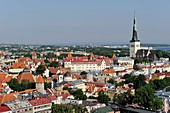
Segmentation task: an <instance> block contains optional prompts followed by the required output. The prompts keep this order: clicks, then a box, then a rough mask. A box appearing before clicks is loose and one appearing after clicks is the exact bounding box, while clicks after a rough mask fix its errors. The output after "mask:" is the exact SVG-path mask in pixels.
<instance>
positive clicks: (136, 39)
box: [130, 16, 140, 42]
mask: <svg viewBox="0 0 170 113" xmlns="http://www.w3.org/2000/svg"><path fill="white" fill-rule="evenodd" d="M139 41H140V40H139V39H138V35H137V27H136V17H135V16H134V21H133V33H132V39H131V40H130V42H139Z"/></svg>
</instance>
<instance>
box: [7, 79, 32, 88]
mask: <svg viewBox="0 0 170 113" xmlns="http://www.w3.org/2000/svg"><path fill="white" fill-rule="evenodd" d="M7 84H8V85H9V87H10V88H11V89H12V90H14V91H24V90H26V89H33V88H35V83H33V82H30V81H28V80H22V81H21V83H19V82H18V80H17V79H16V78H12V79H11V80H10V81H9V82H7Z"/></svg>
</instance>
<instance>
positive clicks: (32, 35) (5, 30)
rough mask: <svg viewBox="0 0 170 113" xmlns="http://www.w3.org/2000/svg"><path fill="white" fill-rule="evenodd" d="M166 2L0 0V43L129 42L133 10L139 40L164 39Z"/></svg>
mask: <svg viewBox="0 0 170 113" xmlns="http://www.w3.org/2000/svg"><path fill="white" fill-rule="evenodd" d="M169 4H170V1H169V0H164V1H160V0H142V1H136V0H131V1H126V0H119V1H103V0H93V1H92V0H86V1H77V0H71V1H69V0H62V1H56V0H50V1H47V0H29V1H23V0H17V1H14V0H1V1H0V16H1V18H0V43H14V44H16V43H21V44H42V45H44V44H50V45H54V44H74V43H78V44H81V43H129V40H130V39H131V37H132V27H133V19H134V10H135V11H136V20H137V31H138V37H139V39H140V40H141V43H148V42H151V43H160V44H169V42H170V38H169V36H170V32H169V29H170V15H169V11H170V7H169Z"/></svg>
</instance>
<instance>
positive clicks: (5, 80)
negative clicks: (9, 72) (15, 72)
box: [2, 76, 13, 83]
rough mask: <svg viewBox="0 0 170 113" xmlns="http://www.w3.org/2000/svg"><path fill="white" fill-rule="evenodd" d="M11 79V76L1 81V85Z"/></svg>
mask: <svg viewBox="0 0 170 113" xmlns="http://www.w3.org/2000/svg"><path fill="white" fill-rule="evenodd" d="M12 78H13V76H8V77H6V78H5V79H4V80H3V81H2V83H6V82H9V81H10V80H11V79H12Z"/></svg>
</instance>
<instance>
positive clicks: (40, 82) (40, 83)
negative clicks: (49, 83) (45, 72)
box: [36, 75, 46, 94]
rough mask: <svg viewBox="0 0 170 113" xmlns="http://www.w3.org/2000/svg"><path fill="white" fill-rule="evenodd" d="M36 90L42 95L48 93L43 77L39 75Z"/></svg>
mask: <svg viewBox="0 0 170 113" xmlns="http://www.w3.org/2000/svg"><path fill="white" fill-rule="evenodd" d="M36 88H37V91H38V92H40V93H42V94H45V93H46V91H45V90H44V80H43V77H42V76H41V75H38V77H37V80H36Z"/></svg>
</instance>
